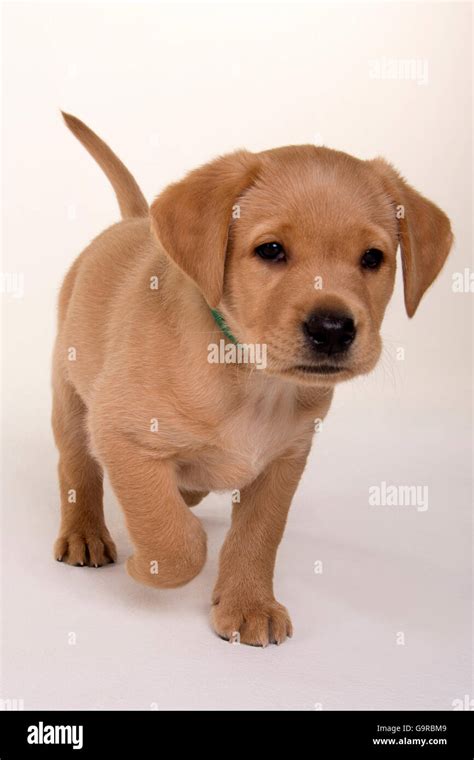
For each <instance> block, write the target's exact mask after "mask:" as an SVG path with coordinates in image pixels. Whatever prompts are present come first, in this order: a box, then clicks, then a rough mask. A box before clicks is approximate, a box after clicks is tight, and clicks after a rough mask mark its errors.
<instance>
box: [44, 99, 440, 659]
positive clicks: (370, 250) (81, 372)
mask: <svg viewBox="0 0 474 760" xmlns="http://www.w3.org/2000/svg"><path fill="white" fill-rule="evenodd" d="M64 119H65V121H66V124H67V126H68V127H69V129H70V130H71V131H72V132H73V134H74V135H75V136H76V137H77V138H78V139H79V140H80V142H81V143H82V144H83V145H84V146H85V148H86V149H87V150H88V151H89V153H90V154H91V155H92V156H93V157H94V158H95V160H96V161H97V162H98V164H99V165H100V166H101V168H102V169H103V170H104V172H105V174H106V175H107V177H108V178H109V180H110V182H111V184H112V186H113V188H114V191H115V193H116V196H117V199H118V203H119V206H120V210H121V214H122V221H120V222H119V223H118V224H115V225H113V226H112V227H110V228H109V229H107V230H106V231H105V232H103V233H102V234H101V235H99V236H98V237H97V238H96V239H95V240H93V242H92V243H91V244H90V245H89V246H88V247H87V248H86V249H85V251H83V253H82V254H81V255H80V256H79V258H78V259H77V260H76V261H75V262H74V264H73V265H72V267H71V269H70V270H69V272H68V274H67V276H66V278H65V280H64V284H63V286H62V290H61V294H60V299H59V325H58V336H57V341H56V346H55V351H54V370H53V395H54V399H53V428H54V435H55V440H56V444H57V447H58V449H59V453H60V459H59V483H60V491H61V527H60V532H59V537H58V539H57V541H56V543H55V547H54V556H55V557H56V559H58V560H59V561H63V562H67V563H69V564H71V565H79V566H84V565H90V566H93V567H99V566H101V565H103V564H105V563H107V562H113V561H115V559H116V549H115V546H114V542H113V540H112V538H111V536H110V534H109V531H108V529H107V527H106V525H105V522H104V514H103V505H102V495H103V487H102V480H103V472H104V470H106V471H107V473H108V475H109V478H110V482H111V484H112V487H113V490H114V492H115V494H116V496H117V499H118V501H119V502H120V504H121V506H122V509H123V511H124V513H125V518H126V523H127V527H128V530H129V532H130V536H131V539H132V542H133V545H134V554H133V556H131V557H130V558H129V559H128V563H127V567H128V572H129V573H130V575H131V576H132V577H133V578H135V579H136V580H137V581H140V582H142V583H146V584H148V585H150V586H154V587H157V588H171V587H175V586H180V585H181V584H184V583H187V582H188V581H190V580H191V579H192V578H194V577H195V576H196V575H197V574H198V573H199V571H200V570H201V569H202V567H203V565H204V562H205V559H206V535H205V532H204V530H203V528H202V525H201V522H200V521H199V519H198V518H197V517H196V516H195V514H193V512H192V511H191V509H190V507H193V506H195V505H196V504H198V502H199V501H200V500H201V499H202V498H203V497H204V496H205V495H206V494H207V493H208V492H209V491H233V492H234V495H235V494H238V497H239V498H238V499H235V503H234V506H233V513H232V525H231V528H230V531H229V533H228V535H227V538H226V540H225V543H224V545H223V548H222V550H221V554H220V568H219V574H218V579H217V583H216V586H215V589H214V594H213V598H212V611H211V619H212V624H213V627H214V629H215V631H216V632H217V634H218V635H219V636H221V637H223V638H226V639H234V640H235V639H236V638H237V639H238V640H240V641H241V642H242V643H247V644H253V645H260V646H265V645H267V644H268V643H271V642H273V643H276V644H280V643H281V642H283V641H284V640H285V638H286V637H287V636H291V634H292V626H291V621H290V617H289V615H288V612H287V610H286V609H285V607H283V606H282V605H281V604H279V603H278V602H277V601H276V599H275V597H274V593H273V572H274V565H275V558H276V553H277V548H278V545H279V543H280V540H281V537H282V534H283V530H284V527H285V522H286V519H287V513H288V509H289V506H290V503H291V500H292V498H293V494H294V493H295V490H296V488H297V486H298V483H299V480H300V478H301V475H302V472H303V470H304V467H305V462H306V459H307V456H308V453H309V451H310V448H311V442H312V438H313V433H314V428H315V419H323V418H324V416H325V415H326V413H327V411H328V409H329V406H330V404H331V400H332V396H333V392H334V388H335V386H336V384H337V383H340V382H343V381H347V380H350V379H351V378H353V377H355V376H356V375H361V374H365V373H368V372H370V371H371V370H372V369H373V367H374V366H375V364H376V363H377V360H378V358H379V356H380V352H381V339H380V334H379V331H380V327H381V323H382V318H383V315H384V311H385V308H386V306H387V303H388V301H389V299H390V296H391V293H392V290H393V285H394V276H395V266H396V253H397V248H398V245H399V244H400V248H401V255H402V262H403V277H404V287H405V303H406V309H407V312H408V315H409V316H410V317H411V316H413V314H414V313H415V311H416V309H417V306H418V304H419V301H420V299H421V297H422V295H423V294H424V292H425V291H426V289H427V288H428V287H429V286H430V285H431V283H432V282H433V280H434V279H435V278H436V276H437V275H438V273H439V272H440V270H441V268H442V266H443V264H444V262H445V259H446V257H447V255H448V253H449V250H450V247H451V243H452V234H451V228H450V223H449V220H448V218H447V216H446V215H445V214H444V213H443V212H442V211H441V210H440V209H439V208H438V207H437V206H435V205H434V204H433V203H432V202H431V201H429V200H427V199H426V198H424V197H423V196H422V195H420V193H418V192H417V191H416V190H414V189H413V188H412V187H410V185H408V184H407V183H406V182H405V180H404V179H403V178H402V177H401V176H400V175H399V174H398V173H397V171H396V170H395V169H394V168H393V167H392V166H391V165H390V164H388V163H386V162H385V161H384V160H383V159H381V158H376V159H374V160H371V161H361V160H358V159H357V158H353V157H352V156H349V155H347V154H345V153H341V152H339V151H335V150H329V149H327V148H322V147H315V146H314V145H297V146H289V147H284V148H277V149H274V150H266V151H263V152H261V153H250V152H248V151H245V150H240V151H237V152H235V153H232V154H229V155H225V156H222V157H220V158H217V159H216V160H214V161H212V162H210V163H209V164H206V165H205V166H202V167H200V168H198V169H196V170H194V171H192V172H191V173H190V174H188V175H187V176H186V177H185V178H184V179H183V180H181V181H180V182H177V183H175V184H172V185H171V186H169V187H168V188H166V189H165V190H164V191H163V192H162V193H161V194H160V195H159V196H158V197H157V198H156V200H155V201H154V203H153V204H152V205H151V207H150V208H149V207H148V204H147V202H146V201H145V198H144V197H143V195H142V193H141V191H140V189H139V187H138V185H137V184H136V182H135V180H134V179H133V177H132V176H131V174H130V173H129V172H128V170H127V169H126V168H125V166H124V165H123V164H122V163H121V161H120V160H119V159H118V158H117V157H116V156H115V155H114V153H113V152H112V151H111V150H110V148H109V147H108V146H107V145H106V144H105V143H104V142H103V141H102V140H100V139H99V137H97V135H95V134H94V133H93V132H92V131H91V130H90V129H89V128H88V127H87V126H86V125H85V124H83V123H82V122H81V121H79V120H78V119H77V118H75V117H74V116H70V115H68V114H64ZM216 346H221V347H223V348H224V350H225V352H227V349H228V348H229V347H231V348H232V349H233V350H234V355H235V356H237V355H238V356H239V359H238V360H237V359H236V360H230V361H229V360H228V356H229V354H228V353H222V352H221V353H220V354H219V353H218V355H220V356H221V357H222V356H225V359H224V360H221V361H219V360H217V361H216V360H212V361H211V359H210V355H211V353H210V352H211V349H212V348H213V347H216ZM255 346H260V347H263V348H264V349H265V351H264V354H265V362H261V363H260V364H259V365H258V366H257V365H256V363H255V362H252V361H251V357H252V354H251V353H249V348H252V347H255ZM242 348H245V349H246V350H247V354H244V359H245V356H247V358H248V357H249V356H250V360H249V361H245V360H240V359H241V354H239V351H240V349H242ZM262 355H263V354H262V353H260V356H262Z"/></svg>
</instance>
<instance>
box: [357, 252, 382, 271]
mask: <svg viewBox="0 0 474 760" xmlns="http://www.w3.org/2000/svg"><path fill="white" fill-rule="evenodd" d="M382 261H383V253H382V251H379V249H378V248H369V249H368V251H365V252H364V255H363V256H362V258H361V260H360V263H361V266H362V267H363V268H364V269H378V268H379V266H380V264H381V263H382Z"/></svg>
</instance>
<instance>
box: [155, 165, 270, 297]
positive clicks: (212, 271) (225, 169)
mask: <svg viewBox="0 0 474 760" xmlns="http://www.w3.org/2000/svg"><path fill="white" fill-rule="evenodd" d="M257 168H258V160H257V157H256V156H255V155H254V154H253V153H249V152H247V151H237V152H235V153H231V154H229V155H226V156H221V157H220V158H217V159H216V160H215V161H212V162H211V163H209V164H206V165H205V166H201V167H200V168H199V169H195V170H194V171H192V172H190V173H189V174H188V175H187V176H186V177H185V178H184V179H183V180H181V182H176V183H175V184H173V185H170V186H169V187H167V188H166V189H165V190H164V191H163V192H162V193H161V195H159V196H158V197H157V198H156V200H155V201H154V203H153V204H152V206H151V209H150V214H151V219H152V227H153V229H154V232H155V234H156V236H157V237H158V240H159V241H160V242H161V244H162V245H163V247H164V249H165V251H166V252H167V254H168V256H169V257H170V258H171V259H172V260H173V261H174V262H175V264H177V265H178V266H179V267H180V268H181V269H182V270H183V272H185V273H186V274H187V275H188V277H190V278H191V279H192V280H194V282H195V283H196V285H197V286H198V288H199V289H200V290H201V292H202V293H203V295H204V298H205V299H206V301H207V303H208V304H209V306H211V308H214V307H216V306H217V304H218V303H219V301H220V299H221V296H222V289H223V284H224V264H225V254H226V248H227V239H228V234H229V225H230V223H231V221H232V211H233V206H234V204H235V203H236V201H237V199H238V198H239V196H240V195H241V194H242V193H243V192H244V190H246V189H247V188H248V187H249V186H250V185H251V183H252V181H253V179H254V178H255V176H256V173H257Z"/></svg>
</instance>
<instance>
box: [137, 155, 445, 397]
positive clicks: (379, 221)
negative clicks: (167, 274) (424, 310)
mask: <svg viewBox="0 0 474 760" xmlns="http://www.w3.org/2000/svg"><path fill="white" fill-rule="evenodd" d="M151 216H152V221H153V226H154V229H155V232H156V234H157V236H158V238H159V240H160V241H161V243H162V245H163V247H164V248H165V250H166V251H167V253H168V255H169V256H170V257H171V259H172V260H173V261H174V262H175V264H177V265H178V266H179V267H180V268H181V269H182V270H183V271H184V272H185V273H186V274H187V275H188V276H189V277H190V278H191V279H192V280H193V281H194V282H195V284H196V286H197V287H198V288H199V289H200V290H201V292H202V294H203V296H204V298H205V300H206V301H207V303H208V305H209V306H210V307H212V308H216V307H217V308H218V309H219V310H220V311H221V312H222V313H223V315H224V317H225V319H226V321H227V322H228V324H229V326H230V328H231V330H232V332H233V334H234V335H235V336H237V338H238V340H239V342H240V343H245V344H266V346H267V370H266V371H267V372H270V373H271V374H276V375H279V376H282V377H285V378H288V379H292V380H294V381H295V382H299V383H304V384H308V383H309V384H323V385H331V384H334V383H336V382H338V381H340V380H346V379H349V378H350V377H354V376H355V375H358V374H364V373H367V372H369V371H370V370H371V369H372V368H373V367H374V366H375V364H376V362H377V360H378V358H379V355H380V351H381V340H380V332H379V331H380V326H381V323H382V319H383V315H384V312H385V308H386V306H387V304H388V301H389V299H390V296H391V294H392V290H393V285H394V277H395V268H396V252H397V248H398V244H399V243H400V247H401V252H402V262H403V276H404V287H405V304H406V309H407V312H408V315H409V316H410V317H411V316H413V314H414V313H415V311H416V309H417V306H418V304H419V301H420V299H421V297H422V295H423V293H424V292H425V290H426V289H427V288H428V287H429V286H430V285H431V283H432V282H433V280H434V279H435V277H436V276H437V275H438V273H439V271H440V270H441V267H442V266H443V263H444V261H445V259H446V257H447V255H448V253H449V250H450V247H451V243H452V234H451V228H450V224H449V220H448V218H447V217H446V215H445V214H444V213H443V212H442V211H441V210H440V209H439V208H437V206H435V205H434V204H433V203H431V202H430V201H429V200H427V199H426V198H424V197H423V196H422V195H420V194H419V193H418V192H417V191H416V190H414V189H413V188H412V187H410V186H409V185H408V184H407V183H406V182H405V181H404V180H403V179H402V178H401V177H400V176H399V174H398V173H397V172H396V171H395V170H394V169H393V168H392V167H391V166H390V165H389V164H387V163H386V162H385V161H383V160H382V159H375V160H373V161H360V160H358V159H356V158H353V157H352V156H349V155H347V154H345V153H340V152H337V151H333V150H329V149H327V148H316V147H314V146H309V145H308V146H306V145H303V146H292V147H287V148H278V149H276V150H270V151H264V152H262V153H257V154H252V153H248V152H246V151H239V152H237V153H234V154H231V155H228V156H224V157H222V158H219V159H217V160H216V161H214V162H212V163H210V164H208V165H206V166H204V167H201V168H200V169H197V170H195V171H194V172H191V174H189V175H188V176H187V177H186V178H185V179H184V180H182V181H181V182H178V183H176V184H174V185H171V186H170V187H169V188H167V189H166V190H165V191H164V193H162V194H161V195H160V196H159V197H158V198H157V199H156V200H155V202H154V203H153V205H152V208H151Z"/></svg>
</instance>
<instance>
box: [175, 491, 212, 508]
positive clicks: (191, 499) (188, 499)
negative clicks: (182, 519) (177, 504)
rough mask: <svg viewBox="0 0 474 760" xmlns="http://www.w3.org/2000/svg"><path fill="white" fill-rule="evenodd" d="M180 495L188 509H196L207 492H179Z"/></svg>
mask: <svg viewBox="0 0 474 760" xmlns="http://www.w3.org/2000/svg"><path fill="white" fill-rule="evenodd" d="M180 493H181V496H182V497H183V499H184V501H185V503H186V504H187V505H188V507H197V505H198V504H200V503H201V501H202V500H203V499H204V498H205V497H206V496H207V494H208V493H209V491H180Z"/></svg>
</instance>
